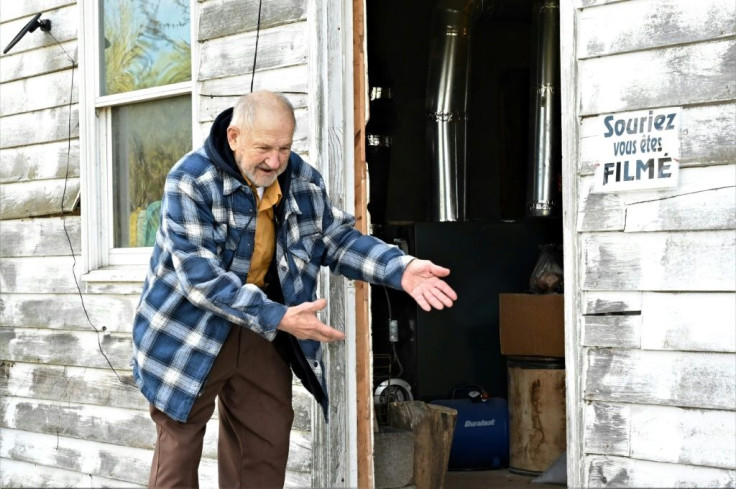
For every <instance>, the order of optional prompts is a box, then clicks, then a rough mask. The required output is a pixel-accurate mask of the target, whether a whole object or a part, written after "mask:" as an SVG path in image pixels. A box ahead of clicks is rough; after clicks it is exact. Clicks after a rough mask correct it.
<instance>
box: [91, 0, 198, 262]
mask: <svg viewBox="0 0 736 489" xmlns="http://www.w3.org/2000/svg"><path fill="white" fill-rule="evenodd" d="M192 3H196V1H195V2H190V0H129V1H125V2H121V1H119V0H85V1H84V2H82V4H81V9H80V10H81V11H82V13H81V22H82V24H81V25H82V26H83V28H82V29H80V48H81V58H82V60H83V64H81V66H82V68H83V86H82V87H80V143H81V145H82V146H81V154H82V162H83V163H82V221H83V230H82V232H83V242H84V250H83V255H84V268H85V271H91V270H95V269H99V268H104V267H107V266H115V265H142V264H145V263H147V261H148V257H149V256H150V252H151V250H150V247H151V246H153V243H154V240H155V235H156V230H157V229H158V225H159V217H160V206H161V202H160V199H161V196H162V193H163V186H164V180H165V177H166V174H167V173H168V171H169V169H170V168H171V166H172V165H173V164H174V163H175V162H176V161H177V160H178V159H179V158H180V157H181V156H182V155H184V154H185V153H186V152H188V151H190V150H191V149H192V146H193V144H192V141H193V138H192V135H193V127H194V121H193V117H192V113H193V111H192V89H193V82H192V43H191V39H192V22H191V18H192V16H191V8H192V5H191V4H192Z"/></svg>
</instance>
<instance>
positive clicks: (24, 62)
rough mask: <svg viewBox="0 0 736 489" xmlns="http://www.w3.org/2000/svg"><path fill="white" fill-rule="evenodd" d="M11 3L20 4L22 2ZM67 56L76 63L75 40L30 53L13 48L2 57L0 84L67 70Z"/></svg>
mask: <svg viewBox="0 0 736 489" xmlns="http://www.w3.org/2000/svg"><path fill="white" fill-rule="evenodd" d="M13 3H18V4H20V3H22V2H13ZM3 28H4V27H3ZM52 29H53V27H52ZM36 32H38V31H36ZM34 34H35V33H34ZM30 35H33V34H29V35H26V37H28V36H30ZM23 40H24V41H25V38H23ZM16 47H17V46H16ZM3 48H4V46H3ZM67 54H68V55H69V56H70V57H71V58H72V59H73V60H75V63H76V60H77V59H78V57H77V40H76V39H73V40H71V41H66V42H62V43H61V46H60V45H59V44H56V43H54V44H52V45H50V46H46V47H43V48H38V49H34V50H32V51H22V52H18V53H16V51H15V48H13V49H12V50H11V51H10V52H9V53H8V54H4V55H3V61H2V67H3V68H2V70H0V83H5V82H8V81H13V80H19V79H21V78H27V77H31V76H37V75H42V74H44V73H51V72H54V71H58V70H64V69H67V68H69V67H70V66H71V65H72V62H71V61H70V60H69V57H67ZM77 76H79V74H78V72H75V73H74V77H75V78H76V77H77ZM75 85H76V82H75Z"/></svg>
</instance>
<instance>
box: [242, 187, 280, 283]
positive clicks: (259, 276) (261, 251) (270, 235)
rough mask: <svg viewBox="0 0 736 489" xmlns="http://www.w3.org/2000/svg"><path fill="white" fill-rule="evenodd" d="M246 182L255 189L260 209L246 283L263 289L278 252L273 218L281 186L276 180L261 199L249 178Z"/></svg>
mask: <svg viewBox="0 0 736 489" xmlns="http://www.w3.org/2000/svg"><path fill="white" fill-rule="evenodd" d="M245 181H246V182H248V185H249V186H250V187H251V189H253V194H254V195H255V197H256V206H257V208H258V214H257V215H256V235H255V238H254V246H253V256H252V257H251V260H250V270H249V271H248V276H247V277H246V279H245V282H246V283H248V284H255V285H257V286H258V287H261V288H263V286H264V285H265V278H266V272H268V267H269V265H271V260H273V254H274V253H275V252H276V223H275V222H274V219H273V218H274V211H275V208H276V206H277V205H278V203H279V201H280V200H281V186H280V185H279V181H278V180H276V181H274V182H273V183H272V184H271V185H270V186H268V187H266V188H265V189H264V191H263V197H259V196H258V191H257V190H256V187H255V186H253V185H252V184H251V183H250V181H249V180H248V179H247V178H246V179H245Z"/></svg>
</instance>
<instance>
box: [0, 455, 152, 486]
mask: <svg viewBox="0 0 736 489" xmlns="http://www.w3.org/2000/svg"><path fill="white" fill-rule="evenodd" d="M0 467H2V470H0V482H1V483H2V484H0V485H2V487H44V488H45V487H48V488H52V487H54V488H55V487H119V488H121V489H126V488H141V489H143V488H145V487H146V486H145V485H140V484H131V483H129V482H124V481H120V480H114V479H109V478H106V477H96V476H93V475H89V474H83V473H81V472H76V471H73V470H63V469H57V468H54V467H46V466H44V465H39V464H32V463H28V462H19V461H17V460H12V459H5V458H2V459H0Z"/></svg>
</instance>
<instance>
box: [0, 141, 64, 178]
mask: <svg viewBox="0 0 736 489" xmlns="http://www.w3.org/2000/svg"><path fill="white" fill-rule="evenodd" d="M67 162H68V164H67ZM67 176H70V177H78V176H79V140H78V139H73V140H72V141H59V142H55V143H47V144H35V145H33V146H17V147H15V148H9V149H4V150H2V151H0V183H11V182H22V181H26V180H49V179H52V178H66V177H67Z"/></svg>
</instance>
